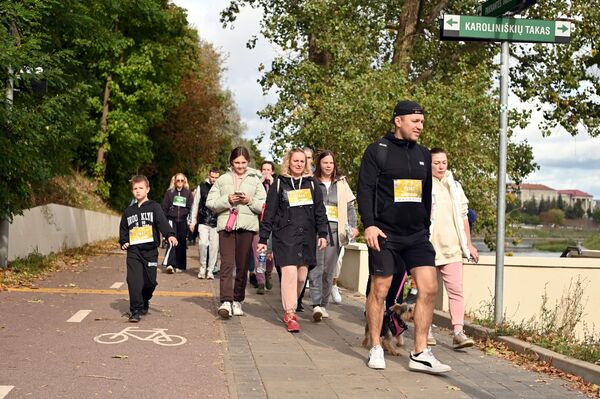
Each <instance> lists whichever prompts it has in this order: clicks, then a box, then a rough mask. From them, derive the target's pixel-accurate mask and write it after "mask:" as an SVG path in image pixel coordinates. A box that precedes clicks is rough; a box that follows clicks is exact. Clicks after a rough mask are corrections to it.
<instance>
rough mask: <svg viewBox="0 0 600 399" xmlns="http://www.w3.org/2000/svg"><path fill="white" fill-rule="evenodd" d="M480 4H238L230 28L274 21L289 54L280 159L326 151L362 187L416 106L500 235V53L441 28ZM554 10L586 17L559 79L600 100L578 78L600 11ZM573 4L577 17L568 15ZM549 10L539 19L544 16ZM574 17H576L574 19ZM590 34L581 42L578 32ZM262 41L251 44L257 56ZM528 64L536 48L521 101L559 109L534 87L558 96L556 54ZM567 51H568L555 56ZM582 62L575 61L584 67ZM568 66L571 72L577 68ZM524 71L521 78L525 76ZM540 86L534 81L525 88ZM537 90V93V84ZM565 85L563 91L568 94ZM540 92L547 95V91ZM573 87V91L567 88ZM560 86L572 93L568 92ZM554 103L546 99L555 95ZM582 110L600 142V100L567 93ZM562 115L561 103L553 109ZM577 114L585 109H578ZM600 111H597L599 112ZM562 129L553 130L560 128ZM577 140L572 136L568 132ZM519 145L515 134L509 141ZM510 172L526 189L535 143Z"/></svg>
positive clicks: (393, 0)
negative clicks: (246, 13)
mask: <svg viewBox="0 0 600 399" xmlns="http://www.w3.org/2000/svg"><path fill="white" fill-rule="evenodd" d="M477 3H478V2H477V1H475V0H437V1H424V0H403V1H399V0H384V1H381V0H377V1H375V0H345V1H341V0H329V1H318V2H317V1H296V2H286V1H281V0H232V1H230V5H229V6H228V7H227V8H226V9H225V10H224V11H223V13H222V20H223V22H224V24H226V25H227V24H232V23H233V22H234V21H235V19H236V16H237V14H238V13H239V11H240V9H241V8H242V7H244V6H251V7H255V8H261V9H262V11H263V21H262V27H263V30H262V34H263V35H264V36H265V37H266V38H267V39H268V40H269V41H271V42H272V43H274V44H275V45H277V46H278V47H279V48H281V49H282V53H283V54H284V55H282V56H281V57H278V58H276V59H275V61H274V62H273V63H272V65H271V66H270V68H269V69H267V68H265V73H264V75H263V78H262V80H261V83H262V85H263V88H264V90H265V91H268V90H270V89H273V88H275V87H276V88H277V90H278V93H279V97H278V101H277V102H276V103H275V104H272V105H270V106H267V107H266V108H265V109H264V110H263V111H262V112H261V115H262V116H263V117H264V118H266V119H267V120H269V121H270V122H271V123H272V130H271V139H272V140H273V142H274V145H273V153H274V155H275V156H278V155H280V154H281V153H282V151H283V150H284V149H285V148H287V146H289V145H309V146H311V147H313V148H316V149H319V148H321V149H323V148H327V149H330V150H333V151H334V152H336V154H337V155H338V160H339V163H340V166H341V168H342V169H343V170H345V171H347V172H348V175H349V177H350V179H351V180H353V179H354V178H355V176H356V172H357V169H358V165H359V163H360V156H361V154H362V151H364V148H365V147H366V145H367V144H368V143H369V142H372V141H374V140H375V139H376V138H378V137H381V136H382V135H383V134H384V133H385V132H386V131H387V130H389V129H390V124H389V122H388V121H389V118H390V110H391V109H392V108H393V105H394V103H395V102H396V101H397V100H398V99H400V98H407V97H409V98H413V99H415V100H417V101H419V102H421V103H422V105H423V106H424V107H425V109H426V112H427V116H426V127H425V131H424V134H423V135H422V139H421V140H422V142H423V143H424V144H426V145H428V146H434V145H435V146H441V147H444V148H445V149H446V150H447V151H448V154H449V159H450V163H451V167H452V169H453V170H454V171H455V174H456V176H457V177H458V179H460V180H462V181H463V182H477V184H464V185H463V186H464V187H465V191H466V192H467V196H468V197H469V198H470V199H471V203H472V205H473V206H474V207H475V208H476V209H477V211H478V214H479V217H480V221H481V224H482V226H483V227H484V229H485V230H486V231H487V232H488V233H491V231H492V229H493V226H494V212H495V211H494V205H495V195H494V192H495V187H496V183H495V178H496V165H497V155H496V154H497V130H498V128H497V120H498V106H497V101H498V99H497V91H496V88H495V87H496V84H495V82H494V78H495V73H496V68H497V67H496V66H495V65H494V63H493V60H494V57H495V56H496V55H497V54H498V46H497V44H494V43H486V42H440V41H439V40H438V38H437V37H438V35H437V33H436V32H437V31H438V29H439V27H438V18H439V16H440V15H441V14H442V13H443V12H452V13H457V14H476V8H477V5H478V4H477ZM550 3H551V4H550V5H549V6H548V5H546V4H544V7H543V8H544V13H545V15H553V16H555V17H556V16H561V15H563V14H568V13H567V11H568V12H569V13H571V14H568V15H578V16H579V15H581V17H582V18H583V22H582V23H581V24H578V27H577V29H578V30H577V31H576V33H575V38H574V42H573V43H572V45H569V46H563V47H561V48H560V49H558V50H556V51H558V52H560V58H561V59H563V60H565V61H567V60H570V61H569V62H567V63H566V64H565V65H564V66H562V65H559V63H558V62H557V60H555V59H552V62H551V64H552V65H553V66H556V67H557V69H556V74H554V71H553V74H552V75H553V77H557V78H559V77H560V76H561V73H562V76H563V77H566V76H569V77H570V78H571V81H570V83H571V85H569V86H568V87H572V86H573V85H575V86H577V85H578V84H579V82H582V81H586V82H589V81H591V82H592V84H591V85H589V84H586V87H589V89H588V92H589V93H598V92H599V91H598V87H597V82H598V77H597V76H596V75H594V76H587V74H585V73H584V71H583V70H582V69H581V68H571V67H573V64H574V63H575V64H577V66H579V65H580V64H581V63H582V62H584V63H585V62H591V63H592V65H594V64H593V62H595V61H594V60H593V59H592V57H590V56H588V55H589V51H580V50H585V49H588V50H589V49H590V48H592V47H593V45H594V43H597V42H598V40H595V41H594V40H590V38H589V36H591V37H592V38H594V37H596V38H597V35H598V33H597V30H594V29H593V28H594V21H596V20H597V19H598V18H597V14H598V11H597V10H593V11H590V10H589V8H590V7H587V9H586V8H585V7H584V5H585V4H584V3H583V2H582V1H580V0H576V1H573V2H568V3H565V2H559V1H553V2H550ZM565 4H573V7H571V8H570V9H569V10H566V8H567V7H570V5H566V6H565ZM541 8H542V7H541V6H539V7H538V6H536V7H534V8H533V10H531V11H530V13H531V15H533V14H534V13H540V12H541V11H540V10H539V9H541ZM571 11H572V12H571ZM580 27H581V28H583V30H582V31H579V29H580ZM254 41H255V39H251V40H250V41H249V46H250V47H251V46H252V45H253V43H254ZM538 47H542V48H543V49H545V47H544V46H537V47H535V48H534V49H533V50H531V51H532V52H535V55H536V57H533V58H527V57H524V55H527V56H529V53H527V52H526V50H528V47H527V46H520V45H519V46H514V47H513V49H514V53H515V59H517V56H518V57H519V58H518V62H520V64H519V68H513V72H512V74H513V76H512V77H513V82H516V84H518V85H519V89H515V91H516V92H517V93H518V94H519V95H520V98H521V99H522V100H524V101H534V102H535V101H540V102H541V104H546V103H548V102H549V101H550V100H551V98H550V95H549V94H548V96H544V95H539V96H538V95H536V94H535V90H534V89H533V87H539V86H541V85H550V84H551V83H550V82H549V81H548V80H547V79H544V77H543V76H541V75H543V74H540V73H539V72H540V71H542V70H545V69H544V68H542V67H541V66H540V65H543V64H544V61H550V59H551V58H552V57H555V56H556V54H557V53H555V52H554V50H547V51H546V50H544V51H541V50H539V48H538ZM555 47H557V48H558V47H560V46H555ZM575 58H576V59H575ZM567 65H568V66H567ZM515 69H519V71H518V72H515V71H514V70H515ZM527 77H529V79H530V80H529V81H526V78H527ZM534 81H535V82H534ZM560 83H561V82H560V81H558V80H557V81H556V84H557V85H558V84H560ZM536 85H537V86H536ZM563 86H564V85H563ZM563 86H561V87H563ZM565 87H566V86H565ZM544 92H547V90H545V91H544ZM559 96H561V97H562V98H565V97H569V99H570V101H573V103H576V102H577V103H579V105H577V106H578V107H580V108H577V109H579V110H583V109H586V107H587V112H583V113H579V114H577V121H576V122H577V123H579V124H581V125H585V127H586V129H588V130H589V131H590V133H591V134H597V133H598V132H597V117H596V116H595V115H597V114H598V113H597V112H596V113H594V112H593V108H592V106H593V104H594V101H596V100H595V98H597V97H594V96H591V97H590V96H587V97H585V98H584V96H579V97H575V96H573V95H572V93H571V92H569V91H568V90H565V91H561V93H560V94H559ZM553 104H555V103H553ZM574 106H575V105H574ZM596 107H597V105H596ZM548 118H551V120H552V122H553V123H560V124H563V123H566V122H568V121H566V120H565V119H564V118H562V117H561V115H559V113H550V114H548ZM552 118H554V119H552ZM510 120H511V127H515V126H517V125H520V126H525V125H526V124H527V121H528V115H527V114H526V113H523V112H517V111H514V112H512V114H511V119H510ZM569 131H572V130H569ZM509 136H512V133H509ZM508 158H509V159H508V172H509V175H510V177H511V178H512V180H514V181H515V182H517V183H519V182H520V181H521V180H522V179H523V177H524V176H526V175H527V174H528V173H530V172H531V171H533V170H534V168H535V167H536V165H535V164H534V163H533V161H532V154H531V148H530V147H529V145H528V144H527V143H526V142H523V143H515V142H513V141H510V144H509V152H508Z"/></svg>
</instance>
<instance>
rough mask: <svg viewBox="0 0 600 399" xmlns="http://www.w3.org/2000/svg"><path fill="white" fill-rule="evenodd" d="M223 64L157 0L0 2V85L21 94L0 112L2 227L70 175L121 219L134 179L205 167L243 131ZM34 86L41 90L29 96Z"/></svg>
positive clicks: (160, 179) (181, 14) (180, 13)
mask: <svg viewBox="0 0 600 399" xmlns="http://www.w3.org/2000/svg"><path fill="white" fill-rule="evenodd" d="M221 63H222V62H221V59H220V56H219V54H218V52H217V51H216V50H214V49H213V48H212V47H211V46H210V45H208V44H206V43H203V42H200V41H199V38H198V34H197V32H196V31H195V30H194V29H192V28H190V27H189V26H188V25H187V21H186V15H185V11H184V10H183V9H181V8H179V7H177V6H175V5H173V4H172V3H171V2H168V1H166V0H148V1H143V2H139V1H135V0H119V1H116V0H100V1H93V2H82V1H77V0H61V1H58V0H49V1H41V0H27V1H3V2H1V3H0V79H2V81H3V82H7V81H8V78H9V77H11V78H15V79H16V80H17V83H18V85H19V87H20V88H21V91H19V92H17V94H15V99H14V102H13V103H12V104H3V105H2V106H0V129H1V133H0V148H2V149H3V156H2V157H0V177H1V178H0V219H3V218H9V219H10V218H11V217H12V216H13V215H15V214H19V213H21V212H22V210H23V209H26V208H28V207H29V206H31V205H32V204H33V203H34V202H32V201H33V197H32V192H33V191H35V190H37V189H38V188H39V186H41V185H42V184H43V183H44V182H47V181H50V180H51V179H52V177H53V176H56V175H64V174H65V173H67V174H68V172H69V170H71V169H75V170H80V171H82V172H83V173H84V174H86V175H88V176H92V177H94V178H95V179H96V183H95V190H96V192H97V193H99V194H100V195H102V197H103V198H104V199H105V200H107V201H108V202H109V203H110V204H111V205H113V206H115V207H116V208H118V209H121V208H123V207H125V206H126V205H127V204H128V203H129V199H130V192H129V190H130V189H129V185H128V183H127V180H128V179H129V177H130V176H131V175H132V174H136V173H139V172H141V171H143V172H145V173H147V174H148V175H150V177H152V175H156V176H155V177H154V178H153V179H152V181H153V184H154V183H156V184H157V185H158V186H160V185H161V184H163V185H164V181H165V175H167V174H168V173H170V172H171V171H173V170H181V169H184V170H186V172H191V173H193V174H195V173H197V172H198V170H197V169H201V168H206V166H205V165H206V164H208V163H212V162H214V160H215V159H216V158H217V157H216V155H215V154H217V153H218V151H219V150H220V149H221V148H224V147H228V146H229V142H230V140H232V138H237V137H239V135H240V134H241V132H242V131H243V126H242V125H241V124H240V122H239V114H238V113H237V110H236V109H235V104H234V103H233V100H232V98H231V95H230V94H229V93H227V92H226V91H224V90H223V89H222V88H221V83H220V74H221V68H222V67H221ZM9 71H12V74H9V73H8V72H9ZM9 75H10V76H9ZM41 79H45V80H46V81H47V82H48V92H47V93H35V92H33V91H32V87H34V86H35V83H36V81H39V80H41ZM191 107H197V109H192V108H191ZM187 111H190V112H189V115H186V114H185V113H186V112H187ZM192 111H194V112H192ZM186 117H188V118H189V119H188V120H187V122H188V123H187V124H186V123H185V122H186V120H185V118H186ZM190 122H191V123H190ZM175 127H178V128H180V129H179V131H177V132H175V131H174V129H175ZM170 139H173V140H175V141H170ZM165 149H166V151H165ZM191 154H194V156H192V155H191ZM199 155H202V157H201V156H199ZM187 160H189V161H187ZM180 168H181V169H180ZM153 193H154V192H153ZM37 198H38V199H39V196H38V197H37Z"/></svg>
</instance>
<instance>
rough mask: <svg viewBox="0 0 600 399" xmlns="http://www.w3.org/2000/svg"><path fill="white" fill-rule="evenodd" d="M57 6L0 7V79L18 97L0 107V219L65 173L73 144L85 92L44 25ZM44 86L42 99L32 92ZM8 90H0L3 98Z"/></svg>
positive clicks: (44, 3) (45, 3) (10, 3)
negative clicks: (42, 185) (13, 88)
mask: <svg viewBox="0 0 600 399" xmlns="http://www.w3.org/2000/svg"><path fill="white" fill-rule="evenodd" d="M58 3H59V2H58V1H36V0H29V1H19V2H17V1H3V2H0V79H1V80H2V82H6V84H7V85H8V84H9V82H14V83H15V84H16V85H18V86H19V88H20V91H19V92H15V93H14V99H13V101H9V100H5V99H4V98H3V100H2V104H1V105H0V148H2V156H0V219H8V220H10V219H12V217H13V216H14V215H17V214H20V213H22V211H23V210H24V209H26V208H28V207H29V206H30V204H31V195H32V189H33V188H35V187H36V186H38V185H40V183H41V182H44V181H46V180H48V179H49V178H51V177H52V176H54V175H55V174H57V173H62V172H65V171H67V170H68V169H69V167H70V164H69V161H70V160H71V159H72V157H73V152H74V148H75V147H76V144H77V136H76V134H75V127H76V126H77V125H78V124H81V123H83V121H84V119H85V115H84V114H82V113H81V112H79V107H80V104H81V103H82V102H85V95H84V94H85V93H84V92H85V90H84V86H83V85H82V84H81V83H80V82H79V81H78V80H77V79H76V78H75V77H74V76H72V75H71V74H70V71H69V68H68V65H70V64H73V63H75V62H76V60H75V59H74V55H73V53H72V52H70V51H68V50H65V49H62V48H57V47H55V46H54V44H55V38H54V36H53V33H52V25H51V24H50V25H49V24H46V21H47V19H48V18H49V16H50V15H52V12H53V10H54V9H55V8H56V7H57V5H58ZM42 79H45V80H47V82H48V92H47V93H46V94H43V93H36V92H33V91H32V84H33V83H34V82H35V81H38V80H42ZM4 93H6V90H3V94H4Z"/></svg>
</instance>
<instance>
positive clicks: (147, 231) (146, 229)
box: [129, 224, 154, 245]
mask: <svg viewBox="0 0 600 399" xmlns="http://www.w3.org/2000/svg"><path fill="white" fill-rule="evenodd" d="M152 241H154V237H153V236H152V225H151V224H147V225H145V226H141V227H134V228H133V229H131V230H129V245H138V244H145V243H147V242H152Z"/></svg>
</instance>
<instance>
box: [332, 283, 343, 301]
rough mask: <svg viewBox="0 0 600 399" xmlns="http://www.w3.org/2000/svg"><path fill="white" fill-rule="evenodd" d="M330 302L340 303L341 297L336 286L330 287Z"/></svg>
mask: <svg viewBox="0 0 600 399" xmlns="http://www.w3.org/2000/svg"><path fill="white" fill-rule="evenodd" d="M331 300H332V302H333V303H342V295H341V294H340V290H339V289H338V287H337V285H334V286H333V287H331Z"/></svg>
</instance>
